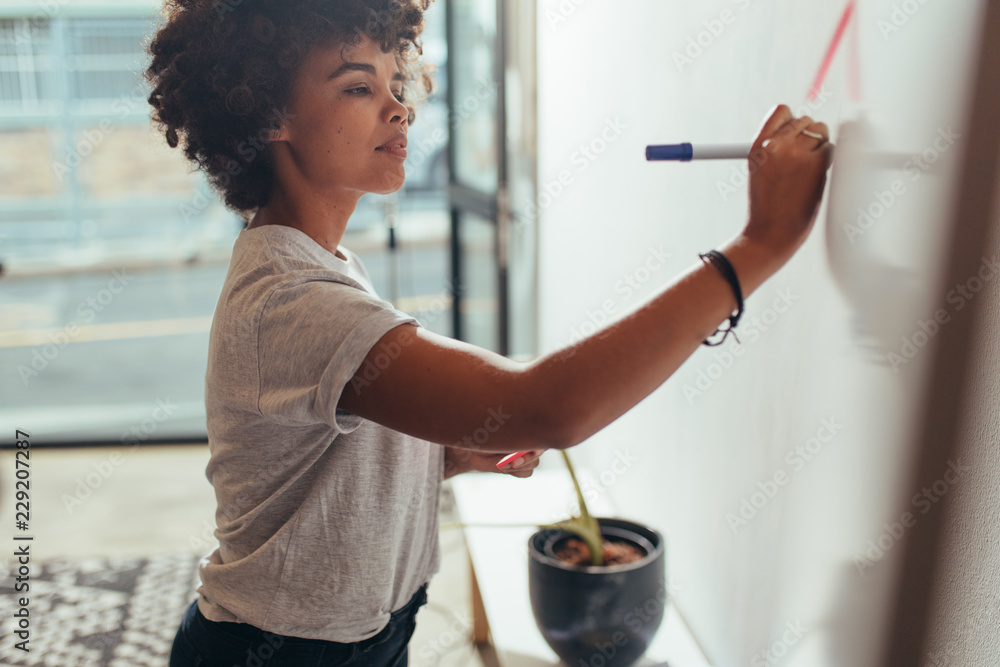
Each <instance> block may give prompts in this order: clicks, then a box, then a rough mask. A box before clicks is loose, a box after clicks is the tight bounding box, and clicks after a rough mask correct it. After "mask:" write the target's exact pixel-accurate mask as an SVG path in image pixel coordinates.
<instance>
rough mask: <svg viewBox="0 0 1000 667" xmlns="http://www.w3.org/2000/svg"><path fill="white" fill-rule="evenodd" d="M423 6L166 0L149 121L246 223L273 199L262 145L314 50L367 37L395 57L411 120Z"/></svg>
mask: <svg viewBox="0 0 1000 667" xmlns="http://www.w3.org/2000/svg"><path fill="white" fill-rule="evenodd" d="M431 1H432V0H167V3H166V5H165V7H164V12H165V14H166V23H165V24H164V25H163V26H162V27H161V28H160V29H159V31H158V32H157V33H156V35H155V36H154V38H153V39H152V41H151V42H150V44H149V46H148V51H149V54H150V55H151V56H152V62H151V63H150V65H149V67H148V69H147V70H146V72H145V76H146V79H147V80H148V81H149V82H150V84H151V85H152V93H151V94H150V96H149V103H150V104H151V105H152V106H153V109H154V112H153V116H152V118H153V121H154V122H156V123H157V125H158V126H159V127H160V129H161V130H162V131H163V133H164V135H165V136H166V139H167V143H168V144H169V145H170V147H171V148H176V147H177V145H178V144H179V143H180V141H181V140H182V138H183V142H184V154H185V155H186V156H187V157H188V159H189V160H191V161H192V162H194V163H195V164H197V166H198V167H199V168H201V169H203V170H204V171H205V172H206V174H207V175H208V180H209V183H211V185H212V187H214V188H215V189H216V190H218V191H219V193H220V194H221V195H222V197H223V199H224V200H225V203H226V206H227V207H228V208H230V209H232V210H234V211H237V212H239V213H240V214H241V216H242V217H243V219H244V220H245V221H249V219H250V218H251V217H252V216H253V214H254V212H256V210H257V208H259V207H260V206H263V205H265V204H267V202H268V200H269V199H270V197H271V193H272V190H273V187H274V179H275V176H274V169H273V164H272V161H271V155H270V149H269V148H268V139H269V137H270V135H271V132H272V131H273V130H275V129H277V128H278V127H280V124H281V119H282V117H283V114H284V113H285V109H286V107H287V104H288V101H289V97H290V94H291V87H292V83H293V80H294V77H295V74H296V72H297V71H298V66H299V64H300V63H301V62H302V61H303V60H304V58H305V56H306V55H307V54H308V53H309V52H310V51H311V50H312V48H313V47H315V46H318V45H321V44H326V43H328V42H330V41H331V40H337V41H340V42H342V43H350V44H357V43H358V42H359V41H360V39H361V36H362V35H367V36H369V37H370V38H372V39H373V40H374V41H375V42H376V43H378V44H379V47H380V48H381V49H382V52H383V53H393V52H394V53H395V54H396V58H397V61H398V62H399V66H400V69H401V70H402V72H403V76H404V81H403V98H404V99H405V100H406V102H405V104H406V105H407V108H408V109H409V111H410V117H409V120H410V122H411V123H412V122H413V121H414V120H415V118H416V108H415V104H417V103H419V102H421V101H422V100H425V99H426V97H427V95H429V94H430V93H431V92H432V91H433V85H434V84H433V79H432V78H431V73H432V72H433V67H432V66H431V65H429V64H426V63H424V62H423V61H421V60H420V56H421V55H423V48H422V45H421V43H420V41H419V38H420V34H421V33H422V32H423V29H424V16H423V15H424V12H425V11H426V10H427V8H428V7H429V6H430V3H431Z"/></svg>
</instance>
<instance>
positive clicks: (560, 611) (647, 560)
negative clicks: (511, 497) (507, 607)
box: [528, 451, 666, 667]
mask: <svg viewBox="0 0 1000 667" xmlns="http://www.w3.org/2000/svg"><path fill="white" fill-rule="evenodd" d="M562 455H563V460H564V461H565V462H566V467H567V469H568V470H569V474H570V477H571V478H572V480H573V487H574V489H575V491H576V497H577V501H578V503H579V514H578V515H576V516H572V517H571V518H569V519H566V520H564V521H559V522H557V523H554V524H543V525H539V526H537V527H538V528H539V530H538V531H537V532H535V533H534V534H533V535H532V536H531V537H530V538H529V540H528V559H529V561H528V588H529V594H530V597H531V608H532V612H533V614H534V617H535V622H536V624H537V625H538V629H539V630H540V631H541V633H542V636H543V637H544V638H545V641H546V642H547V643H548V645H549V646H550V647H551V648H552V650H553V651H555V653H556V655H558V656H559V657H560V658H561V659H562V660H563V661H564V662H566V663H567V664H569V665H571V666H572V667H629V666H630V665H633V664H634V663H635V662H636V661H637V660H638V659H639V658H640V657H642V655H643V654H644V653H645V652H646V649H647V648H648V647H649V644H650V642H651V641H652V639H653V636H654V635H655V634H656V631H657V629H658V628H659V626H660V623H661V622H662V620H663V612H664V609H665V604H664V602H665V599H664V595H665V592H666V586H665V578H666V573H665V556H664V553H665V547H664V541H663V536H662V535H661V534H660V533H659V532H658V531H656V530H654V529H652V528H649V527H647V526H644V525H641V524H639V523H635V522H632V521H627V520H624V519H616V518H605V517H600V518H598V517H594V516H592V515H591V514H590V512H589V511H588V509H587V503H586V502H585V500H584V498H583V492H582V491H581V488H580V483H579V481H578V480H577V477H576V472H575V470H574V469H573V464H572V462H571V461H570V459H569V455H568V454H567V453H566V452H565V451H562Z"/></svg>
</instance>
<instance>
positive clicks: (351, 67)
mask: <svg viewBox="0 0 1000 667" xmlns="http://www.w3.org/2000/svg"><path fill="white" fill-rule="evenodd" d="M347 72H367V73H368V74H371V75H372V76H374V75H375V67H374V66H373V65H369V64H368V63H344V64H343V65H341V66H340V67H338V68H337V70H336V71H335V72H334V73H333V74H331V75H330V80H331V81H333V80H334V79H336V78H337V77H339V76H342V75H344V74H346V73H347ZM392 80H393V81H402V80H403V73H402V72H396V74H395V75H393V77H392Z"/></svg>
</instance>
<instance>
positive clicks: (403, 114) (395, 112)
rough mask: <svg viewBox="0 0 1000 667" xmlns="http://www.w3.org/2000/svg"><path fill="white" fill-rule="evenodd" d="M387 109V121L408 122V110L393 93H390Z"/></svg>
mask: <svg viewBox="0 0 1000 667" xmlns="http://www.w3.org/2000/svg"><path fill="white" fill-rule="evenodd" d="M389 97H390V99H391V100H392V101H391V102H390V103H389V109H388V112H387V115H388V117H389V123H399V122H400V121H403V122H408V121H409V118H410V110H409V109H408V108H407V107H406V105H405V104H403V103H402V102H400V101H399V100H397V99H396V96H395V95H391V94H390V96H389Z"/></svg>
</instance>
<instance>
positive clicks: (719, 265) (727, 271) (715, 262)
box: [698, 250, 743, 347]
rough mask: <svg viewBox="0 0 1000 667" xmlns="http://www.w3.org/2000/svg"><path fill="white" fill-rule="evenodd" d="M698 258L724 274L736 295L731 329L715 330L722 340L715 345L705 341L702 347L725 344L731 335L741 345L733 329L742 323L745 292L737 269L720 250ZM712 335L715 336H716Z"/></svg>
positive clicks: (730, 318)
mask: <svg viewBox="0 0 1000 667" xmlns="http://www.w3.org/2000/svg"><path fill="white" fill-rule="evenodd" d="M698 257H699V258H701V260H702V261H703V262H707V263H708V264H711V265H712V266H714V267H715V268H716V269H718V270H719V273H721V274H722V276H723V277H724V278H725V279H726V280H727V281H728V282H729V284H730V286H731V287H732V288H733V294H735V295H736V313H735V314H734V315H730V316H729V327H728V328H726V329H722V328H719V329H716V330H715V333H716V334H719V333H721V334H722V338H720V339H719V340H718V341H716V342H714V343H713V342H710V341H709V340H705V341H704V342H703V343H702V345H708V346H709V347H715V346H716V345H722V343H724V342H725V340H726V336H728V335H729V334H733V338H735V339H736V342H737V343H739V342H740V339H739V338H738V337H737V336H736V332H735V331H733V329H735V328H736V325H737V324H738V323H739V321H740V317H742V316H743V290H741V289H740V280H739V278H738V277H737V276H736V269H734V268H733V265H732V264H730V263H729V260H728V259H726V256H725V255H723V254H722V253H721V252H719V251H718V250H709V251H708V252H706V253H704V254H699V255H698ZM712 335H713V336H714V335H715V334H712Z"/></svg>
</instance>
